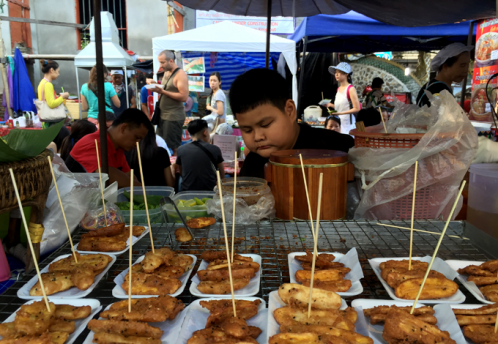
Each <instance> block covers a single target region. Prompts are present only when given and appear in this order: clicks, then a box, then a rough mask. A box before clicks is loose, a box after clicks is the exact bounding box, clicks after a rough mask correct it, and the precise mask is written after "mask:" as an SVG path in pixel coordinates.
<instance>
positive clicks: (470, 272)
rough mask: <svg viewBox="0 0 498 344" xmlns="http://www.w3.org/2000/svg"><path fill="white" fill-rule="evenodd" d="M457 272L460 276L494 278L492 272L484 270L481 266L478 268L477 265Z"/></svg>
mask: <svg viewBox="0 0 498 344" xmlns="http://www.w3.org/2000/svg"><path fill="white" fill-rule="evenodd" d="M457 272H458V273H459V274H460V275H474V276H484V277H493V273H492V272H491V271H488V270H484V269H482V268H481V267H480V266H477V265H469V266H466V267H464V268H463V269H458V270H457Z"/></svg>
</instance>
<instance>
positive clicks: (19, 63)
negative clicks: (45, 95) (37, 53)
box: [12, 48, 38, 113]
mask: <svg viewBox="0 0 498 344" xmlns="http://www.w3.org/2000/svg"><path fill="white" fill-rule="evenodd" d="M14 61H15V66H16V67H15V69H14V77H13V80H12V83H13V93H14V96H13V98H14V103H13V104H12V108H13V109H14V111H15V112H17V113H21V112H22V111H33V112H36V106H35V103H34V102H33V100H34V99H35V98H38V97H36V96H35V91H34V90H33V86H32V85H31V81H30V80H29V75H28V70H27V69H26V64H25V63H24V58H23V57H22V53H21V51H20V50H19V49H18V48H16V52H15V54H14Z"/></svg>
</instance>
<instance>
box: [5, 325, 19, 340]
mask: <svg viewBox="0 0 498 344" xmlns="http://www.w3.org/2000/svg"><path fill="white" fill-rule="evenodd" d="M0 336H2V338H3V339H13V338H17V337H20V336H21V334H19V332H18V331H17V330H16V326H15V325H14V322H10V323H3V324H0Z"/></svg>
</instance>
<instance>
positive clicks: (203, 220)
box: [187, 217, 216, 229]
mask: <svg viewBox="0 0 498 344" xmlns="http://www.w3.org/2000/svg"><path fill="white" fill-rule="evenodd" d="M215 223H216V219H215V218H214V217H198V218H196V219H190V220H188V221H187V226H189V227H190V228H193V229H201V228H205V227H209V226H211V225H214V224H215Z"/></svg>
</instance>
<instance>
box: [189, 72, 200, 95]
mask: <svg viewBox="0 0 498 344" xmlns="http://www.w3.org/2000/svg"><path fill="white" fill-rule="evenodd" d="M187 78H188V90H189V91H192V92H204V77H203V76H193V75H188V76H187Z"/></svg>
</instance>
